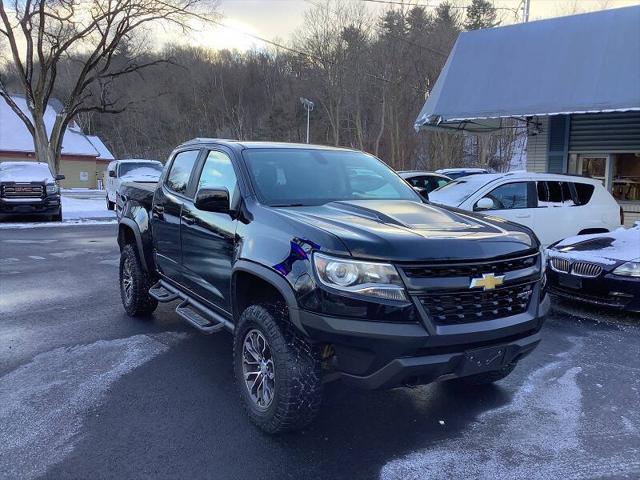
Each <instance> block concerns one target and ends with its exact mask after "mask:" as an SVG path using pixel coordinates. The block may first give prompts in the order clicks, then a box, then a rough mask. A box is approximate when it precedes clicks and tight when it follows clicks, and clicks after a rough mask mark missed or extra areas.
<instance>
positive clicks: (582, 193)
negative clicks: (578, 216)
mask: <svg viewBox="0 0 640 480" xmlns="http://www.w3.org/2000/svg"><path fill="white" fill-rule="evenodd" d="M573 186H574V187H575V188H576V194H577V197H578V198H577V200H578V205H586V204H587V203H589V200H591V196H592V195H593V191H594V190H595V187H594V186H593V185H589V184H588V183H574V184H573Z"/></svg>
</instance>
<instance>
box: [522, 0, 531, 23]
mask: <svg viewBox="0 0 640 480" xmlns="http://www.w3.org/2000/svg"><path fill="white" fill-rule="evenodd" d="M530 8H531V0H524V1H523V5H522V23H527V22H528V21H529V10H530Z"/></svg>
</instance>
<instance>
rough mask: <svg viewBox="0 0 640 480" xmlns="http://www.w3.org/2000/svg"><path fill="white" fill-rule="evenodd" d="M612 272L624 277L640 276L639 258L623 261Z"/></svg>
mask: <svg viewBox="0 0 640 480" xmlns="http://www.w3.org/2000/svg"><path fill="white" fill-rule="evenodd" d="M613 274H614V275H623V276H625V277H640V258H636V259H635V260H631V261H630V262H627V263H623V264H622V265H620V266H619V267H618V268H616V269H615V270H614V271H613Z"/></svg>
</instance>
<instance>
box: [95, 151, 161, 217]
mask: <svg viewBox="0 0 640 480" xmlns="http://www.w3.org/2000/svg"><path fill="white" fill-rule="evenodd" d="M162 168H163V165H162V163H160V162H158V161H157V160H142V159H132V160H114V161H113V162H111V163H109V165H107V170H106V172H105V176H104V179H105V185H104V188H105V190H106V192H107V209H109V210H113V209H114V207H115V204H116V198H117V197H118V190H119V188H120V184H122V182H138V183H158V180H159V179H160V175H161V174H162Z"/></svg>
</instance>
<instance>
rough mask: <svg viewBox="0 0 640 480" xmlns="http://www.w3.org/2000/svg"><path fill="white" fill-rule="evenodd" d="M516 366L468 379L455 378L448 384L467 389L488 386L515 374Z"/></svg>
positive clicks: (470, 376)
mask: <svg viewBox="0 0 640 480" xmlns="http://www.w3.org/2000/svg"><path fill="white" fill-rule="evenodd" d="M516 365H517V363H510V364H509V365H506V366H504V367H502V368H501V369H500V370H494V371H492V372H484V373H478V374H476V375H469V376H468V377H460V378H454V379H451V380H449V381H448V383H450V384H452V385H456V386H458V385H459V386H465V387H473V386H479V385H488V384H491V383H495V382H497V381H499V380H502V379H503V378H506V377H507V376H509V374H510V373H511V372H513V369H514V368H516Z"/></svg>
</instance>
